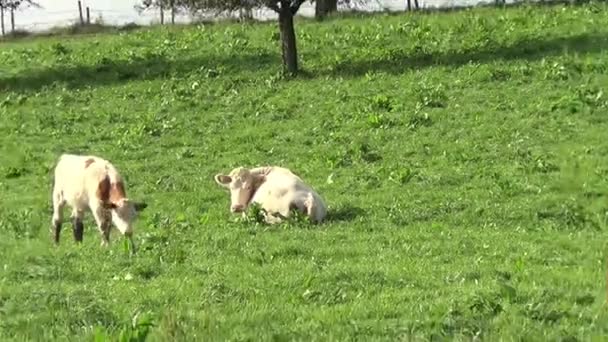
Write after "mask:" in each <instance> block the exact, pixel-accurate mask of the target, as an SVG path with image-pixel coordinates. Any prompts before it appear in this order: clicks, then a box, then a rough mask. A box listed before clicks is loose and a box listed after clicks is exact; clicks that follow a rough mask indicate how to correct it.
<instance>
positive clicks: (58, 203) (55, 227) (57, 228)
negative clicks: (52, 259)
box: [51, 189, 65, 244]
mask: <svg viewBox="0 0 608 342" xmlns="http://www.w3.org/2000/svg"><path fill="white" fill-rule="evenodd" d="M64 206H65V201H64V199H63V196H62V195H61V192H60V191H57V190H55V189H53V219H52V222H51V225H52V231H53V241H54V242H55V244H59V234H60V233H61V224H62V223H63V207H64Z"/></svg>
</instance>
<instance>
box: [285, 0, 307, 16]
mask: <svg viewBox="0 0 608 342" xmlns="http://www.w3.org/2000/svg"><path fill="white" fill-rule="evenodd" d="M304 1H306V0H294V1H292V2H291V6H289V9H290V10H291V14H292V15H296V13H298V10H299V9H300V6H302V4H303V3H304Z"/></svg>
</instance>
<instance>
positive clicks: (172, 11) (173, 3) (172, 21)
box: [171, 0, 175, 25]
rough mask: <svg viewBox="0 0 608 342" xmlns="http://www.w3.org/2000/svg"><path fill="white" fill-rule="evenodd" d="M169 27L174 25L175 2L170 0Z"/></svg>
mask: <svg viewBox="0 0 608 342" xmlns="http://www.w3.org/2000/svg"><path fill="white" fill-rule="evenodd" d="M171 25H175V0H171Z"/></svg>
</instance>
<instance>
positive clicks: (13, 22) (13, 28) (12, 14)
mask: <svg viewBox="0 0 608 342" xmlns="http://www.w3.org/2000/svg"><path fill="white" fill-rule="evenodd" d="M11 33H13V34H15V9H14V8H13V7H11Z"/></svg>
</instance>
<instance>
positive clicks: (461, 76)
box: [0, 3, 608, 341]
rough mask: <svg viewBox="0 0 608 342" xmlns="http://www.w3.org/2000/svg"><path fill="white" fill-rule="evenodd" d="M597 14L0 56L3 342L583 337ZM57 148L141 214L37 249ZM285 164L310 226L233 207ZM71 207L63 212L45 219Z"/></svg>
mask: <svg viewBox="0 0 608 342" xmlns="http://www.w3.org/2000/svg"><path fill="white" fill-rule="evenodd" d="M607 10H608V6H607V5H606V4H605V3H603V4H602V3H590V4H586V5H581V6H554V7H526V6H524V7H517V8H508V9H493V8H480V9H474V10H467V11H459V12H453V13H437V14H414V15H383V14H378V15H373V16H364V17H351V18H349V17H345V18H337V19H334V20H328V21H325V22H322V23H317V22H314V21H308V20H299V21H298V22H297V23H296V25H297V27H296V32H297V35H298V44H299V45H298V47H299V52H300V62H301V65H302V67H303V68H304V69H305V72H304V73H303V75H301V76H299V77H297V78H294V79H285V78H283V77H282V76H281V74H280V73H279V70H280V68H279V62H280V56H279V47H278V41H277V38H278V37H277V29H276V27H275V25H274V24H234V23H232V24H217V25H206V26H192V27H174V28H172V27H157V28H150V29H142V30H136V31H132V32H125V33H115V34H99V35H90V36H83V37H72V38H66V37H61V38H59V37H45V38H43V39H42V38H39V39H28V40H26V41H20V42H4V43H1V44H0V195H1V196H0V339H2V340H24V339H25V340H90V339H93V338H95V339H96V340H100V339H104V338H109V339H111V340H117V339H120V340H143V339H145V338H147V339H149V340H175V339H176V340H199V339H201V340H226V339H229V340H304V341H308V340H364V341H367V340H399V339H407V338H414V339H423V340H426V339H445V340H452V339H462V340H470V339H471V338H481V339H483V340H489V341H495V340H499V339H503V340H568V341H575V340H590V339H593V338H595V339H598V340H601V339H602V338H604V336H606V334H607V333H608V315H607V313H606V306H605V303H606V261H605V260H606V253H605V250H606V234H607V232H608V231H607V224H608V215H607V212H608V210H607V204H608V202H607V200H608V198H607V196H608V139H606V138H607V137H608V135H607V134H608V133H607V132H608V52H607V47H608V15H607V13H608V11H607ZM62 152H75V153H92V154H97V155H100V156H103V157H106V158H108V159H110V160H112V161H113V162H114V163H115V164H116V165H117V166H118V167H119V169H120V170H121V172H122V174H123V176H124V177H125V178H126V180H127V182H128V188H127V191H128V194H129V196H130V197H132V198H136V199H142V200H145V201H147V203H148V204H149V206H148V208H147V209H146V211H144V212H143V213H142V215H141V217H140V219H139V221H138V222H137V225H136V232H135V239H136V243H137V244H138V246H139V253H138V254H137V255H135V256H133V257H130V256H129V254H128V253H127V252H126V251H125V249H124V245H123V243H122V241H123V240H122V239H120V238H119V237H118V235H117V232H116V230H114V231H113V232H112V240H111V241H112V242H111V246H110V248H109V249H108V250H103V249H101V248H100V246H99V244H100V237H99V234H98V233H97V230H96V228H95V226H94V225H93V220H92V218H91V216H90V215H88V216H87V219H86V221H85V237H84V244H83V245H82V246H76V245H75V244H74V242H73V238H72V236H71V225H70V224H69V223H66V224H64V228H63V234H62V239H61V244H60V246H59V247H58V248H56V247H54V246H53V245H52V243H51V238H50V235H49V228H50V221H51V209H50V191H51V172H52V168H53V166H54V163H55V161H56V158H57V157H58V155H59V154H60V153H62ZM261 164H280V165H283V166H286V167H289V168H292V169H293V170H295V171H296V172H297V173H299V174H300V175H301V176H302V177H303V178H304V180H305V181H307V182H308V183H309V184H311V185H313V186H314V187H315V188H316V189H317V190H318V191H319V193H320V194H321V195H322V196H323V197H324V198H325V200H326V201H327V203H328V204H329V207H330V214H329V217H328V221H327V222H326V223H325V224H323V225H321V226H310V225H307V224H303V223H297V222H295V223H287V224H284V225H281V226H278V227H268V226H265V225H261V224H255V223H254V222H251V221H245V222H241V221H238V220H236V217H235V216H234V215H231V214H230V213H229V209H228V205H229V197H228V194H227V192H225V191H224V190H223V189H222V188H220V187H219V186H217V185H216V184H215V182H214V180H213V175H214V174H216V173H218V172H227V171H229V170H230V169H231V168H232V167H235V166H239V165H250V166H253V165H261ZM66 214H67V212H66Z"/></svg>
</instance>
